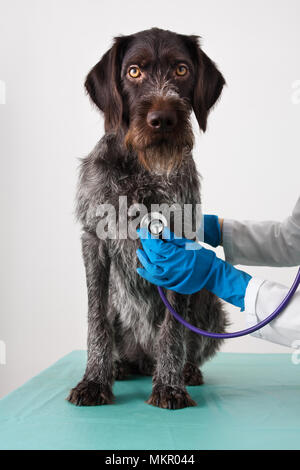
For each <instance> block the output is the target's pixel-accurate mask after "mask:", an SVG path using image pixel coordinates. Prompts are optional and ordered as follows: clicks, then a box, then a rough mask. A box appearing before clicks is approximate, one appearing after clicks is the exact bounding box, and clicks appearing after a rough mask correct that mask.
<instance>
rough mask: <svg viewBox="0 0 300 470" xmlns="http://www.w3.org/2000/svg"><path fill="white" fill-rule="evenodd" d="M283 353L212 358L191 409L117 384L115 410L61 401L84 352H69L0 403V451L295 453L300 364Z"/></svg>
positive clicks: (140, 385)
mask: <svg viewBox="0 0 300 470" xmlns="http://www.w3.org/2000/svg"><path fill="white" fill-rule="evenodd" d="M291 358H292V356H291V355H290V354H234V353H219V354H217V355H216V356H215V357H214V358H213V359H212V360H211V361H209V362H207V363H206V364H205V365H204V367H203V369H202V370H203V372H204V378H205V385H202V386H200V387H188V390H189V392H190V394H191V396H192V398H193V399H194V400H196V401H197V403H198V405H197V407H193V408H185V409H182V410H164V409H159V408H156V407H153V406H150V405H147V404H146V403H145V400H146V399H147V398H148V396H149V395H150V392H151V378H149V377H132V378H130V379H129V380H126V381H121V382H116V383H115V385H114V393H115V396H116V402H115V404H114V405H105V406H98V407H76V406H74V405H72V404H70V403H68V402H67V401H66V400H65V397H66V396H67V394H68V392H69V389H70V388H71V387H73V386H74V385H76V383H77V382H78V381H79V380H80V379H81V377H82V374H83V372H84V368H85V362H86V352H85V351H73V352H71V353H70V354H68V355H67V356H65V357H63V358H62V359H60V360H59V361H58V362H56V363H55V364H54V365H52V366H51V367H49V368H48V369H46V370H45V371H43V372H41V373H40V374H39V375H37V376H36V377H34V378H32V379H31V380H29V381H28V382H27V383H25V385H23V386H22V387H20V388H19V389H17V390H15V391H14V392H12V393H10V394H9V395H7V396H6V397H5V398H3V399H2V400H0V448H1V449H109V450H122V449H130V450H131V449H153V450H180V449H181V450H182V449H186V450H196V449H299V448H300V364H299V365H296V364H293V362H292V360H291Z"/></svg>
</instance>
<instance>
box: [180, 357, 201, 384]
mask: <svg viewBox="0 0 300 470" xmlns="http://www.w3.org/2000/svg"><path fill="white" fill-rule="evenodd" d="M183 377H184V384H185V385H203V384H204V380H203V375H202V372H201V370H200V369H199V367H197V366H196V365H195V364H192V363H191V362H187V363H186V364H185V366H184V369H183Z"/></svg>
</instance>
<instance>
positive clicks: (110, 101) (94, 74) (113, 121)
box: [84, 36, 130, 132]
mask: <svg viewBox="0 0 300 470" xmlns="http://www.w3.org/2000/svg"><path fill="white" fill-rule="evenodd" d="M129 40H130V36H117V37H114V42H113V45H112V47H111V48H110V49H109V50H108V51H107V52H106V53H105V54H104V55H103V56H102V58H101V60H100V61H99V62H98V63H97V64H96V65H95V66H94V67H93V68H92V70H91V71H90V72H89V74H88V75H87V77H86V80H85V84H84V85H85V88H86V90H87V92H88V94H89V96H90V98H91V99H92V101H93V102H94V103H95V104H96V106H97V107H98V108H99V109H100V110H101V111H102V112H103V113H104V119H105V126H104V127H105V131H106V132H107V131H110V130H113V129H116V128H117V127H118V126H119V125H120V124H121V122H122V117H123V107H124V106H123V96H122V92H121V66H122V59H123V57H124V51H125V49H126V47H127V45H128V42H129Z"/></svg>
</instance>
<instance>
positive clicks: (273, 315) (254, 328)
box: [157, 268, 300, 338]
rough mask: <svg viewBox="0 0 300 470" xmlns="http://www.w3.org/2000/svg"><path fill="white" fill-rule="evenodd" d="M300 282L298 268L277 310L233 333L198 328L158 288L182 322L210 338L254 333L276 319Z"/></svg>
mask: <svg viewBox="0 0 300 470" xmlns="http://www.w3.org/2000/svg"><path fill="white" fill-rule="evenodd" d="M299 284H300V268H299V270H298V273H297V275H296V278H295V280H294V283H293V285H292V287H291V288H290V290H289V291H288V293H287V295H286V296H285V298H284V299H283V300H282V302H281V303H280V304H279V305H278V307H277V308H276V310H274V312H273V313H271V315H269V316H268V317H267V318H265V319H264V320H262V321H261V322H259V323H257V324H256V325H254V326H252V327H250V328H247V329H245V330H241V331H235V332H233V333H213V332H210V331H205V330H201V329H200V328H197V327H196V326H194V325H191V324H190V323H189V322H187V321H186V320H185V319H184V318H182V316H181V315H179V313H177V312H176V310H175V309H174V308H173V307H172V305H171V304H170V303H169V301H168V300H167V298H166V296H165V294H164V291H163V289H162V288H161V287H159V286H158V287H157V289H158V292H159V295H160V297H161V299H162V301H163V303H164V304H165V306H166V307H167V309H168V310H169V312H170V313H171V314H172V315H173V316H174V317H175V318H176V319H177V320H178V321H179V322H180V323H182V324H183V325H184V326H186V327H187V328H189V329H190V330H191V331H194V333H198V334H199V335H202V336H207V337H209V338H238V337H239V336H245V335H249V334H250V333H253V332H254V331H257V330H260V329H261V328H263V327H264V326H265V325H267V324H268V323H270V322H271V321H272V320H274V319H275V318H276V317H277V316H278V315H279V314H280V313H281V312H282V311H283V310H284V309H285V307H286V306H287V305H288V304H289V302H290V300H291V299H292V297H293V295H294V294H295V292H296V290H297V288H298V286H299Z"/></svg>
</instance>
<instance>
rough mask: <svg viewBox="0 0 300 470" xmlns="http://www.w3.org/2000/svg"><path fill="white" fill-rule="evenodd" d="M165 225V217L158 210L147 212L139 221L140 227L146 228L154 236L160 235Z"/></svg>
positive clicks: (166, 223) (158, 236)
mask: <svg viewBox="0 0 300 470" xmlns="http://www.w3.org/2000/svg"><path fill="white" fill-rule="evenodd" d="M167 225H168V222H167V219H166V217H165V216H164V215H163V214H161V213H160V212H149V213H148V214H145V215H144V216H143V218H142V220H141V222H140V227H141V228H146V229H147V230H148V231H149V232H150V233H151V235H152V236H153V237H155V238H160V237H161V236H162V233H163V230H164V228H165V227H167Z"/></svg>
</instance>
